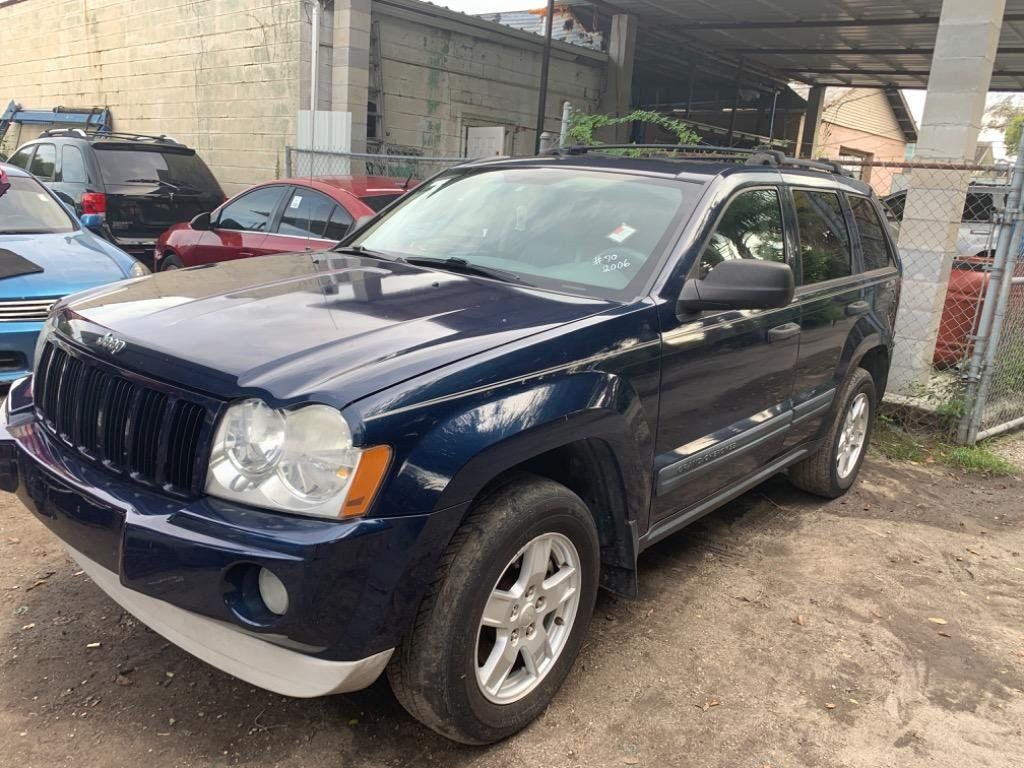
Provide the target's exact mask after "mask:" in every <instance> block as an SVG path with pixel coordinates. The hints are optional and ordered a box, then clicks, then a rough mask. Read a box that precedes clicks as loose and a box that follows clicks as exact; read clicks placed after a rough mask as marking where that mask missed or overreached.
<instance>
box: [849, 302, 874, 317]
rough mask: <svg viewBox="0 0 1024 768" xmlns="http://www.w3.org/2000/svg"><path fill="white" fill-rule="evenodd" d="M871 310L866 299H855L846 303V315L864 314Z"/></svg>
mask: <svg viewBox="0 0 1024 768" xmlns="http://www.w3.org/2000/svg"><path fill="white" fill-rule="evenodd" d="M870 311H871V305H870V304H868V303H867V302H866V301H863V300H861V301H855V302H853V303H852V304H847V305H846V316H847V317H853V316H854V315H866V314H867V313H868V312H870Z"/></svg>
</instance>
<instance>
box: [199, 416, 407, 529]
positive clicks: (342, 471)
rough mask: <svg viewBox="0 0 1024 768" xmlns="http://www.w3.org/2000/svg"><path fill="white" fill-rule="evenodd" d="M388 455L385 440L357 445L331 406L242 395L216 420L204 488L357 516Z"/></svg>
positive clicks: (283, 506)
mask: <svg viewBox="0 0 1024 768" xmlns="http://www.w3.org/2000/svg"><path fill="white" fill-rule="evenodd" d="M390 460H391V449H390V448H388V447H387V446H383V445H379V446H374V447H372V448H356V447H354V446H353V445H352V432H351V430H350V429H349V427H348V424H347V423H346V422H345V419H344V417H342V415H341V414H340V413H339V412H338V411H336V410H335V409H333V408H329V407H328V406H326V405H307V406H305V407H302V408H297V409H295V410H292V411H284V410H277V409H275V408H271V407H270V406H269V405H267V404H266V403H264V402H263V401H262V400H256V399H250V400H243V401H241V402H239V403H235V404H234V405H232V406H230V407H229V408H228V409H227V411H226V412H225V413H224V416H223V417H222V418H221V420H220V423H219V424H218V426H217V434H216V436H215V437H214V441H213V451H212V452H211V455H210V469H209V472H208V473H207V476H206V492H207V493H209V494H210V495H211V496H218V497H220V498H222V499H230V500H232V501H239V502H242V503H244V504H250V505H252V506H256V507H267V508H270V509H277V510H282V511H284V512H295V513H298V514H302V515H315V516H317V517H335V518H337V517H356V516H358V515H362V514H364V513H365V512H366V510H367V509H368V508H369V506H370V502H371V501H372V500H373V496H374V494H376V492H377V488H378V487H379V486H380V482H381V480H383V479H384V473H385V472H386V471H387V468H388V464H389V462H390Z"/></svg>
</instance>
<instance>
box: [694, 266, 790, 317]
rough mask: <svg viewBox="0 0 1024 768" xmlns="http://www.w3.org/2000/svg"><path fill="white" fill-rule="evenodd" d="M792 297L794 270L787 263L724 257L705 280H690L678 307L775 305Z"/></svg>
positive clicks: (697, 308)
mask: <svg viewBox="0 0 1024 768" xmlns="http://www.w3.org/2000/svg"><path fill="white" fill-rule="evenodd" d="M792 300H793V270H792V269H790V268H789V266H788V265H786V264H779V263H778V262H774V261H757V260H755V259H736V260H733V261H723V262H722V263H721V264H719V265H718V266H716V267H715V268H714V269H712V270H711V271H710V272H709V273H708V276H707V277H705V278H704V279H703V280H687V281H686V284H685V285H684V286H683V290H682V293H680V294H679V302H678V303H677V304H676V311H677V312H678V313H680V314H689V313H692V312H702V311H704V310H727V309H774V308H775V307H784V306H786V305H787V304H789V302H791V301H792Z"/></svg>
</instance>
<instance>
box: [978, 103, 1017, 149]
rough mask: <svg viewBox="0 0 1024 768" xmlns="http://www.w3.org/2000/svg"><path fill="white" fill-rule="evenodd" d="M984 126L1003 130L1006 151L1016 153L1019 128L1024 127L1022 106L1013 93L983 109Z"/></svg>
mask: <svg viewBox="0 0 1024 768" xmlns="http://www.w3.org/2000/svg"><path fill="white" fill-rule="evenodd" d="M985 127H986V128H992V129H995V130H997V131H1002V132H1003V143H1004V144H1006V152H1007V154H1009V155H1016V154H1017V151H1018V150H1019V149H1020V140H1021V129H1022V127H1024V107H1022V106H1021V104H1020V103H1019V101H1018V97H1017V96H1015V95H1010V96H1005V97H1004V98H1002V99H1000V100H999V101H997V102H995V103H994V104H992V105H990V106H989V107H988V109H986V110H985Z"/></svg>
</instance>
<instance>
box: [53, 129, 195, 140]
mask: <svg viewBox="0 0 1024 768" xmlns="http://www.w3.org/2000/svg"><path fill="white" fill-rule="evenodd" d="M56 136H77V137H79V138H82V139H93V140H103V139H124V140H127V141H152V142H155V143H157V144H181V142H180V141H178V140H177V139H175V138H174V137H173V136H165V135H163V134H160V135H159V136H152V135H150V134H147V133H127V132H123V131H85V130H83V129H81V128H51V129H49V130H46V131H43V132H42V133H40V134H39V137H40V138H50V137H56Z"/></svg>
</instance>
